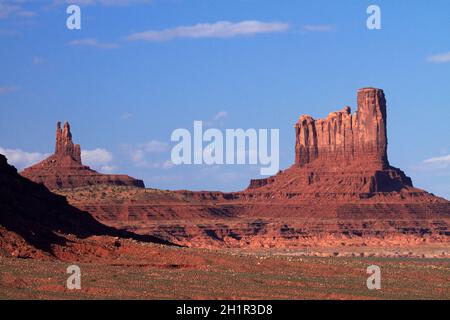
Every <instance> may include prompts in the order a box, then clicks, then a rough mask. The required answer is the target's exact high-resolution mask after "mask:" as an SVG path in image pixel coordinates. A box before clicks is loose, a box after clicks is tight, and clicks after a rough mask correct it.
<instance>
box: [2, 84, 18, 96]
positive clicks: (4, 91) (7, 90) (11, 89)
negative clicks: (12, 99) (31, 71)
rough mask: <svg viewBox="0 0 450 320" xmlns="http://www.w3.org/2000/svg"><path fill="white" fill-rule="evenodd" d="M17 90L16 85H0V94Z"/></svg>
mask: <svg viewBox="0 0 450 320" xmlns="http://www.w3.org/2000/svg"><path fill="white" fill-rule="evenodd" d="M17 90H18V88H17V87H12V86H9V87H0V95H1V94H7V93H12V92H16V91H17Z"/></svg>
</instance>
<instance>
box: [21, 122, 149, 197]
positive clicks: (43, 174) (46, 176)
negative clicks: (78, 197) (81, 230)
mask: <svg viewBox="0 0 450 320" xmlns="http://www.w3.org/2000/svg"><path fill="white" fill-rule="evenodd" d="M20 174H21V175H22V176H24V177H25V178H28V179H30V180H32V181H34V182H37V183H41V184H44V185H45V186H46V187H47V188H48V189H50V190H55V189H64V188H76V187H82V186H89V185H97V184H107V185H122V186H135V187H140V188H144V187H145V186H144V182H143V181H142V180H138V179H135V178H132V177H130V176H127V175H112V174H101V173H98V172H97V171H94V170H92V169H91V168H89V167H88V166H85V165H83V164H82V162H81V149H80V145H78V144H74V143H73V141H72V133H71V132H70V125H69V123H68V122H66V123H64V128H62V129H61V123H60V122H58V123H57V125H56V144H55V153H54V154H53V155H51V156H50V157H48V158H47V159H45V160H43V161H41V162H39V163H38V164H35V165H33V166H31V167H29V168H26V169H25V170H23V171H22V172H21V173H20Z"/></svg>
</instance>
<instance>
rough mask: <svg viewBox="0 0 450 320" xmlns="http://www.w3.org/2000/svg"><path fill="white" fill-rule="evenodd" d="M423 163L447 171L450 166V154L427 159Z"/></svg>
mask: <svg viewBox="0 0 450 320" xmlns="http://www.w3.org/2000/svg"><path fill="white" fill-rule="evenodd" d="M423 163H424V164H426V165H428V166H429V167H431V168H434V169H445V168H448V167H449V166H450V154H448V155H446V156H441V157H434V158H430V159H426V160H424V161H423Z"/></svg>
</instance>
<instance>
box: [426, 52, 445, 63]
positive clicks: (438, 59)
mask: <svg viewBox="0 0 450 320" xmlns="http://www.w3.org/2000/svg"><path fill="white" fill-rule="evenodd" d="M427 61H428V62H432V63H445V62H450V52H447V53H442V54H436V55H433V56H429V57H428V58H427Z"/></svg>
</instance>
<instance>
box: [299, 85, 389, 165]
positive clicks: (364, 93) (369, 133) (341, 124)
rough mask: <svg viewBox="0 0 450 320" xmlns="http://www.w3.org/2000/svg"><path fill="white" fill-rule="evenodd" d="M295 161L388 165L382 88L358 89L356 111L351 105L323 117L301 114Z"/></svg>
mask: <svg viewBox="0 0 450 320" xmlns="http://www.w3.org/2000/svg"><path fill="white" fill-rule="evenodd" d="M295 133H296V143H295V164H297V165H299V166H304V165H305V164H308V163H313V162H315V163H316V164H317V165H327V166H328V167H330V166H339V167H342V166H343V165H348V164H350V163H352V164H355V163H358V164H360V165H362V166H364V167H366V168H367V166H370V167H371V168H374V169H379V170H383V169H386V168H387V167H389V163H388V158H387V134H386V99H385V97H384V92H383V90H381V89H374V88H363V89H360V90H359V91H358V111H357V112H356V113H355V114H354V115H352V114H351V113H350V107H345V108H344V109H343V110H342V111H337V112H332V113H330V114H329V115H328V117H327V118H326V119H319V120H314V119H313V118H312V117H310V116H307V115H303V116H301V117H300V119H299V121H298V122H297V124H296V125H295Z"/></svg>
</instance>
